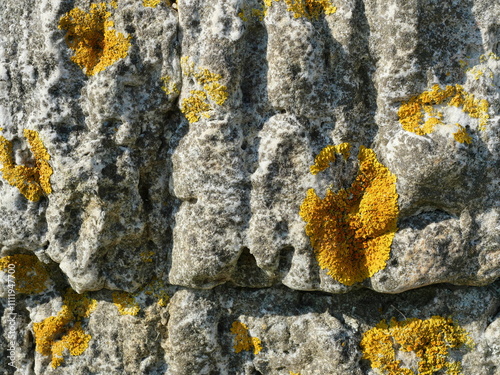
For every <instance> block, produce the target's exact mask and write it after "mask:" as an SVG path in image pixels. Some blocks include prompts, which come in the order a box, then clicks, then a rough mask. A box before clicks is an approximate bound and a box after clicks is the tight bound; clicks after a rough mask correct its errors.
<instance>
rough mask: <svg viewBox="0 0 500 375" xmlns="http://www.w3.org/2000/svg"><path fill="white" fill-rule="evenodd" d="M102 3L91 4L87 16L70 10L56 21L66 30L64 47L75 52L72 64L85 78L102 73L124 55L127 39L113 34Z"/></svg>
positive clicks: (111, 22)
mask: <svg viewBox="0 0 500 375" xmlns="http://www.w3.org/2000/svg"><path fill="white" fill-rule="evenodd" d="M109 17H111V13H110V12H108V11H107V10H106V3H99V4H91V5H90V12H89V13H86V12H84V11H83V10H81V9H80V8H74V9H72V10H71V11H69V12H68V13H66V14H65V15H64V16H62V17H61V19H60V21H59V28H60V29H63V30H66V31H67V33H66V43H67V44H68V47H69V48H71V49H72V50H74V51H75V55H74V56H73V57H72V58H71V60H72V61H73V62H75V63H76V64H78V65H79V66H80V67H81V68H82V69H85V74H87V75H88V76H91V75H94V74H96V73H98V72H101V71H103V70H104V69H106V68H107V67H108V66H110V65H112V64H113V63H115V62H116V61H118V60H120V59H122V58H124V57H126V56H127V54H128V49H129V47H130V36H127V37H126V36H124V35H123V34H122V33H117V32H116V30H115V29H113V27H114V22H113V21H111V20H109Z"/></svg>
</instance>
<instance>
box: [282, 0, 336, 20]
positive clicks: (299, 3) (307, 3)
mask: <svg viewBox="0 0 500 375" xmlns="http://www.w3.org/2000/svg"><path fill="white" fill-rule="evenodd" d="M275 1H276V0H275ZM284 1H285V3H286V5H287V10H288V11H289V12H293V16H294V17H295V18H299V17H307V18H318V17H319V16H320V15H321V14H334V13H335V12H336V11H337V8H336V7H334V6H333V5H332V3H331V1H330V0H284Z"/></svg>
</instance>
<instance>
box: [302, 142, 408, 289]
mask: <svg viewBox="0 0 500 375" xmlns="http://www.w3.org/2000/svg"><path fill="white" fill-rule="evenodd" d="M343 149H344V150H346V148H345V146H344V148H343ZM327 150H331V149H327ZM345 152H347V151H345ZM320 155H321V153H320ZM324 155H325V158H324V159H322V160H324V161H325V162H328V160H329V159H331V156H330V155H331V154H330V151H326V152H325V153H324ZM346 155H347V153H346ZM358 160H359V170H358V174H357V176H356V178H355V180H354V182H353V183H352V185H351V186H350V187H349V188H347V189H340V190H339V191H337V192H333V191H332V190H330V189H328V190H327V192H326V195H325V197H324V198H323V199H322V198H320V197H319V196H318V195H317V194H316V192H315V191H314V189H309V190H308V191H307V195H306V198H305V199H304V202H303V203H302V205H301V206H300V216H301V217H302V219H304V221H305V222H306V223H307V224H306V234H307V235H308V236H309V238H310V240H311V245H312V247H313V249H314V251H315V255H316V259H317V260H318V263H319V266H320V267H321V268H322V269H327V273H328V274H329V275H330V276H332V277H333V278H334V279H335V280H337V281H339V282H341V283H343V284H345V285H353V284H354V283H356V282H361V281H363V280H364V279H366V278H368V277H371V276H373V275H374V274H375V273H376V272H378V271H380V270H381V269H383V268H385V266H386V262H387V260H388V259H389V255H390V249H391V244H392V240H393V238H394V234H395V233H396V230H397V219H398V214H399V208H398V194H397V192H396V176H394V175H393V174H392V173H391V172H390V171H389V170H388V169H387V168H386V167H385V166H384V165H382V164H381V163H380V162H379V161H378V160H377V157H376V155H375V152H374V151H373V150H371V149H369V148H365V147H363V146H361V147H360V149H359V153H358ZM315 165H316V164H315ZM318 165H319V166H318V167H317V168H316V169H314V170H313V169H311V170H312V171H316V170H318V171H319V170H323V169H324V168H323V166H324V165H321V164H320V163H318Z"/></svg>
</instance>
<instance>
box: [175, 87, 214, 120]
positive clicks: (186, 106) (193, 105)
mask: <svg viewBox="0 0 500 375" xmlns="http://www.w3.org/2000/svg"><path fill="white" fill-rule="evenodd" d="M190 93H191V96H189V97H187V98H185V99H183V100H182V104H181V112H182V113H184V116H186V118H187V119H188V121H189V122H197V121H199V120H200V116H203V117H205V118H210V115H209V114H208V111H210V110H211V109H212V107H211V106H210V104H209V103H207V102H206V100H207V94H206V93H205V92H204V91H201V90H191V92H190Z"/></svg>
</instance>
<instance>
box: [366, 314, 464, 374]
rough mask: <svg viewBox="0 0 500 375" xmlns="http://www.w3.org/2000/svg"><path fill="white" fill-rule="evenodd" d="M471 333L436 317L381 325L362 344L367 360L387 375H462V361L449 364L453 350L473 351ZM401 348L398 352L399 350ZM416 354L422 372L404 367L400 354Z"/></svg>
mask: <svg viewBox="0 0 500 375" xmlns="http://www.w3.org/2000/svg"><path fill="white" fill-rule="evenodd" d="M472 345H473V342H472V340H471V338H470V337H469V335H468V333H467V332H466V331H465V330H464V329H463V328H462V327H460V326H459V325H458V324H456V323H455V322H454V321H453V320H452V319H450V318H444V317H441V316H433V317H431V318H429V319H426V320H422V319H415V318H414V319H407V320H404V321H401V322H398V321H397V320H396V319H394V318H393V319H391V321H390V322H389V324H387V323H386V321H385V320H383V321H381V322H380V323H379V324H377V325H376V326H375V327H374V328H372V329H370V330H368V331H366V332H365V333H364V334H363V338H362V340H361V348H362V350H363V358H365V359H368V360H369V361H370V363H371V366H372V368H376V369H380V370H381V371H382V373H383V374H384V375H416V374H418V375H433V374H437V373H441V372H440V371H443V370H444V371H446V374H448V375H461V374H462V372H461V369H462V368H461V365H460V362H458V361H451V360H449V357H448V356H449V352H450V349H459V348H461V347H463V346H468V347H469V348H470V347H472ZM395 347H396V348H398V349H395ZM397 350H400V351H402V352H413V353H415V354H416V356H417V358H418V364H417V367H418V372H417V373H415V372H414V371H413V370H411V369H409V368H405V367H401V366H402V363H401V362H402V361H401V360H399V359H397V355H396V351H397Z"/></svg>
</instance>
